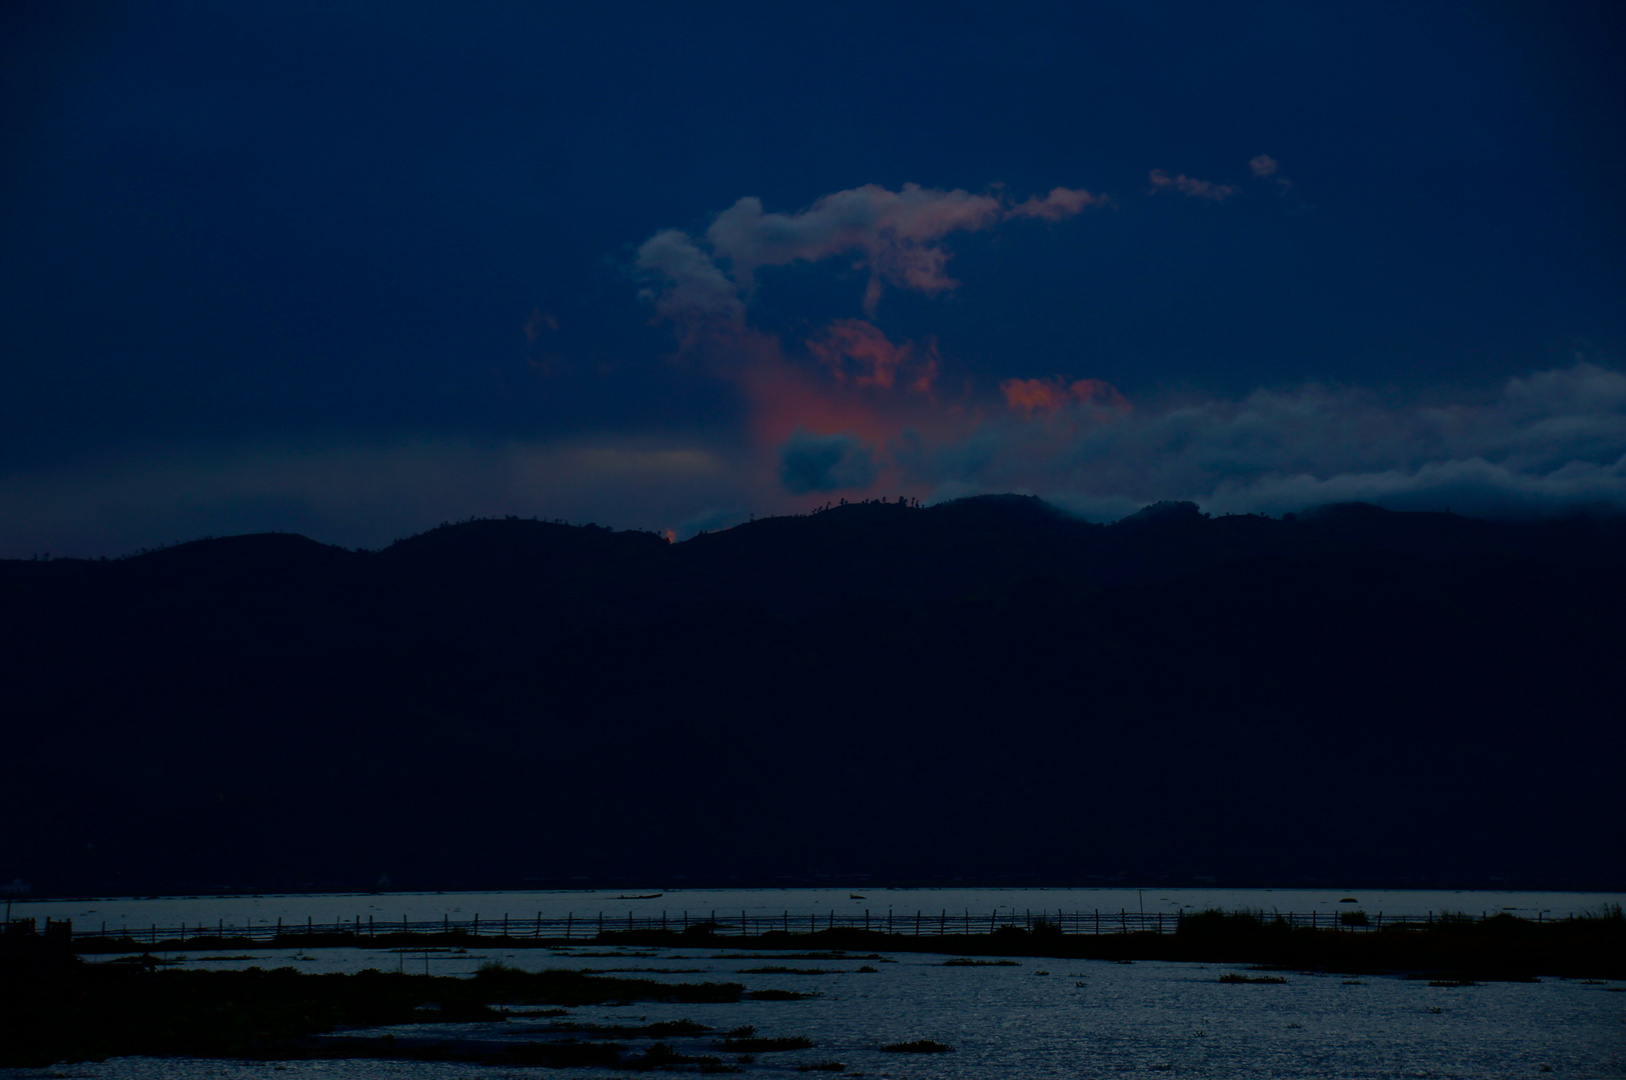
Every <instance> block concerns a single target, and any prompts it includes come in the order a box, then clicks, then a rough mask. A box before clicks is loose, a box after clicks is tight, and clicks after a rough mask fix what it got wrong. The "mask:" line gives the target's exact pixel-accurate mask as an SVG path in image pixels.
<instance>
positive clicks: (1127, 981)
mask: <svg viewBox="0 0 1626 1080" xmlns="http://www.w3.org/2000/svg"><path fill="white" fill-rule="evenodd" d="M610 951H612V950H603V949H596V948H594V947H593V946H585V945H584V946H581V947H577V948H573V949H568V950H540V949H513V950H507V949H489V950H487V949H475V950H470V951H468V952H464V953H444V952H429V953H425V952H422V951H419V952H417V953H412V952H407V953H395V952H389V951H386V950H367V949H320V950H311V951H309V952H299V951H296V950H264V951H256V952H255V953H254V954H253V956H252V957H243V958H223V959H204V957H205V956H208V955H210V954H176V958H183V959H185V961H186V963H187V964H188V966H193V967H246V966H249V965H250V964H258V965H260V966H263V967H276V966H293V967H296V968H298V969H300V970H303V971H355V970H361V969H362V968H366V967H374V968H378V969H381V970H397V969H403V970H407V971H422V970H424V964H425V960H424V958H425V957H426V956H427V957H428V960H427V964H428V966H429V969H430V970H432V971H433V972H435V973H437V974H469V973H472V972H473V970H474V969H475V968H476V967H477V966H478V965H479V964H481V963H484V962H487V961H491V960H500V961H502V962H503V963H507V964H510V965H513V966H516V967H524V968H527V969H532V970H535V969H540V968H546V967H570V968H575V969H592V970H596V971H637V972H639V973H640V977H645V978H653V979H658V980H662V981H704V980H718V981H722V980H727V981H736V982H741V983H744V984H745V985H746V986H747V987H748V988H749V989H766V988H779V989H792V990H802V991H807V990H817V991H819V992H821V994H822V996H820V997H817V998H813V999H809V1000H803V1001H789V1002H765V1001H747V1002H740V1003H737V1004H718V1005H664V1004H646V1003H637V1004H633V1005H629V1006H620V1007H615V1006H601V1007H591V1008H581V1009H576V1010H572V1012H571V1015H570V1019H571V1020H573V1021H577V1022H590V1023H609V1024H635V1023H645V1022H655V1021H660V1020H676V1019H689V1020H694V1021H697V1022H699V1023H703V1024H707V1025H710V1026H712V1027H714V1028H716V1029H718V1030H727V1029H730V1028H734V1027H738V1026H742V1025H746V1024H750V1025H753V1026H755V1027H756V1028H757V1030H758V1034H760V1035H767V1036H793V1035H801V1036H806V1037H808V1038H811V1039H813V1040H814V1042H815V1043H816V1044H817V1045H816V1046H815V1047H814V1048H812V1049H808V1050H796V1051H789V1052H784V1053H765V1054H761V1055H759V1059H758V1061H757V1063H756V1064H753V1065H749V1066H747V1067H746V1072H745V1074H744V1075H746V1076H751V1075H761V1076H775V1075H778V1076H789V1075H793V1074H794V1075H816V1074H803V1073H796V1072H795V1069H796V1066H798V1065H809V1064H813V1063H816V1062H824V1061H839V1062H842V1063H844V1064H845V1065H846V1066H847V1071H846V1073H845V1075H849V1076H853V1075H862V1076H867V1077H890V1078H898V1080H906V1078H915V1080H928V1078H944V1080H949V1078H954V1080H959V1078H964V1080H973V1078H981V1077H996V1076H997V1077H1002V1078H1009V1080H1051V1078H1057V1077H1066V1078H1079V1080H1086V1078H1107V1077H1111V1078H1115V1080H1124V1078H1152V1077H1157V1078H1163V1077H1169V1076H1177V1077H1178V1076H1184V1077H1202V1078H1206V1080H1255V1078H1258V1080H1264V1078H1300V1080H1320V1078H1325V1080H1366V1078H1371V1080H1378V1078H1382V1080H1393V1078H1420V1080H1421V1078H1426V1080H1486V1078H1500V1077H1509V1078H1512V1077H1535V1076H1538V1075H1553V1076H1559V1077H1566V1078H1579V1080H1601V1078H1606V1077H1615V1078H1619V1077H1622V1076H1626V984H1623V983H1621V982H1608V983H1596V982H1584V981H1571V980H1558V979H1546V980H1544V981H1542V982H1539V983H1489V984H1484V985H1480V986H1469V987H1431V986H1429V985H1428V983H1427V982H1425V981H1408V980H1404V979H1400V978H1395V977H1374V976H1364V977H1361V978H1359V979H1352V978H1350V977H1347V976H1342V975H1326V974H1304V973H1296V972H1285V973H1282V974H1283V975H1284V977H1285V978H1286V979H1287V982H1286V983H1284V984H1279V985H1258V984H1241V985H1238V984H1226V983H1221V982H1220V981H1219V977H1220V976H1221V975H1223V974H1225V973H1227V972H1230V971H1243V970H1246V969H1244V968H1241V967H1236V966H1229V965H1203V964H1190V963H1151V962H1141V963H1135V964H1118V963H1109V962H1102V961H1080V960H1046V959H1034V958H1018V962H1017V964H1016V965H1015V966H1009V967H993V966H987V967H945V966H943V960H944V959H945V958H944V957H942V956H938V955H926V954H915V953H897V954H881V955H882V957H883V958H882V959H881V960H878V961H877V960H865V959H862V958H860V957H858V956H854V957H843V958H835V957H832V958H820V959H817V960H806V959H800V958H798V959H795V960H786V959H785V958H783V957H781V956H778V955H777V954H775V953H772V952H766V951H764V952H761V953H760V954H758V955H757V956H756V957H755V958H743V957H740V956H739V955H738V954H725V953H722V952H720V951H719V950H716V949H647V950H618V951H614V952H615V955H603V953H605V952H610ZM595 952H597V953H599V954H600V955H589V954H592V953H595ZM865 964H867V965H868V966H871V967H873V968H875V969H876V970H875V971H874V972H873V973H863V972H859V971H858V968H859V967H860V966H861V965H865ZM765 965H782V966H789V967H794V968H798V969H805V970H813V969H817V970H818V972H819V973H818V974H747V973H745V972H744V971H743V970H742V969H747V968H752V967H760V966H765ZM651 969H653V970H651ZM551 1022H553V1021H550V1020H542V1019H519V1018H514V1019H510V1020H508V1021H506V1022H488V1023H476V1024H457V1025H446V1024H435V1025H414V1026H401V1027H394V1028H386V1029H375V1030H374V1032H373V1033H375V1034H376V1033H381V1032H384V1031H389V1032H392V1033H395V1034H396V1035H397V1036H398V1037H409V1036H413V1035H426V1034H427V1035H431V1036H433V1037H436V1038H448V1039H450V1038H470V1039H479V1040H485V1041H505V1040H530V1039H536V1038H538V1037H541V1035H542V1032H543V1029H544V1028H545V1027H546V1025H547V1024H549V1023H551ZM588 1037H591V1036H588ZM915 1039H932V1040H935V1041H937V1042H941V1043H946V1044H948V1045H950V1046H952V1047H954V1051H953V1052H952V1053H948V1054H940V1055H930V1056H923V1055H901V1054H892V1053H885V1052H883V1051H881V1049H880V1047H881V1046H883V1045H885V1044H889V1043H896V1042H906V1041H911V1040H915ZM620 1041H622V1042H624V1043H626V1044H627V1045H629V1047H631V1048H632V1049H635V1050H636V1049H638V1048H640V1047H641V1046H642V1045H647V1042H648V1041H647V1040H638V1039H621V1040H620ZM665 1041H667V1042H669V1043H671V1044H672V1045H674V1046H675V1047H676V1048H677V1049H678V1050H680V1051H683V1052H687V1053H719V1051H717V1050H715V1049H713V1048H712V1047H711V1045H710V1039H709V1038H708V1037H705V1036H696V1037H690V1038H677V1039H671V1038H668V1039H666V1040H665ZM723 1053H724V1055H725V1058H727V1057H731V1056H732V1055H727V1054H726V1052H723ZM1549 1070H1550V1072H1549ZM273 1073H275V1074H276V1075H278V1076H281V1077H287V1078H289V1080H293V1078H296V1077H312V1078H315V1077H322V1078H341V1080H342V1078H356V1080H362V1078H368V1080H371V1078H380V1080H383V1078H399V1080H437V1078H456V1080H462V1078H465V1077H466V1078H469V1080H474V1078H477V1077H478V1078H483V1080H509V1078H515V1080H517V1078H519V1077H532V1078H534V1077H537V1076H580V1077H591V1076H601V1077H610V1076H617V1075H625V1071H624V1070H613V1069H611V1070H602V1069H590V1068H577V1069H569V1070H564V1071H563V1072H553V1071H547V1072H544V1071H540V1070H534V1069H533V1070H527V1069H520V1068H502V1067H492V1066H476V1065H456V1064H446V1063H435V1064H426V1063H412V1062H379V1061H366V1060H332V1061H322V1060H318V1061H295V1062H285V1063H283V1062H279V1063H269V1064H268V1063H263V1062H237V1061H212V1060H211V1061H203V1060H192V1059H147V1058H117V1059H113V1060H110V1061H106V1062H100V1063H87V1064H77V1065H67V1066H58V1067H56V1068H55V1069H51V1070H11V1071H9V1072H8V1071H5V1070H0V1075H3V1076H5V1077H7V1078H8V1080H10V1078H24V1077H27V1078H34V1077H47V1076H50V1077H81V1078H84V1080H250V1078H253V1080H261V1078H264V1077H268V1076H270V1075H272V1074H273Z"/></svg>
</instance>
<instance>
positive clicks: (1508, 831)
mask: <svg viewBox="0 0 1626 1080" xmlns="http://www.w3.org/2000/svg"><path fill="white" fill-rule="evenodd" d="M1623 555H1626V525H1623V523H1622V522H1621V521H1619V520H1611V519H1607V518H1577V519H1574V520H1570V521H1559V522H1526V523H1497V522H1483V521H1476V520H1474V519H1469V518H1463V517H1458V516H1456V515H1450V514H1414V513H1399V512H1391V511H1386V510H1381V509H1379V508H1376V507H1366V506H1351V505H1348V504H1345V505H1334V506H1330V507H1324V508H1318V509H1314V510H1311V511H1306V512H1304V513H1301V514H1297V515H1287V516H1286V517H1284V518H1282V519H1273V518H1266V517H1261V516H1220V517H1209V516H1207V515H1204V514H1202V513H1201V511H1200V510H1199V509H1198V508H1197V507H1196V506H1195V505H1193V504H1189V503H1187V504H1157V505H1154V506H1153V507H1150V508H1148V509H1147V510H1145V511H1142V512H1141V513H1140V514H1137V515H1133V516H1131V517H1130V518H1128V519H1125V520H1123V521H1120V522H1117V523H1114V524H1111V525H1096V524H1090V523H1086V522H1083V521H1080V520H1077V519H1075V518H1071V517H1069V516H1067V515H1066V514H1064V513H1062V512H1061V511H1059V510H1057V509H1056V508H1054V507H1051V506H1049V505H1048V504H1045V503H1043V502H1042V501H1040V500H1038V499H1034V498H1032V497H1027V496H991V497H979V498H975V499H968V500H960V501H957V502H953V503H946V504H941V505H938V506H932V507H914V506H908V505H904V504H902V503H901V502H885V503H882V502H869V503H857V504H850V505H844V506H835V507H831V508H830V509H827V510H823V511H821V512H817V513H813V514H809V515H802V516H796V517H783V518H766V519H761V520H757V521H753V522H750V523H747V524H744V525H740V526H737V527H736V528H733V529H729V530H726V531H721V532H714V533H707V534H703V535H701V536H697V537H694V538H692V539H689V540H686V541H683V542H681V543H677V544H668V543H667V542H666V541H665V540H664V539H663V538H661V537H658V536H656V535H655V534H652V533H643V532H617V531H614V530H610V529H605V528H602V527H598V526H569V525H564V524H562V523H556V522H540V521H524V520H519V519H492V520H480V521H469V522H462V523H457V524H450V525H443V526H441V527H439V528H437V529H432V530H429V531H428V532H426V533H423V534H420V535H418V536H416V537H411V538H407V539H405V540H402V541H397V542H396V543H395V544H392V545H390V546H389V547H386V548H384V549H382V550H379V551H372V552H358V551H349V550H346V549H343V548H336V547H331V546H328V545H322V544H319V543H317V542H316V541H312V540H309V539H307V538H304V537H298V536H295V535H292V534H259V535H254V536H242V537H227V538H221V539H214V540H203V541H194V542H191V543H188V544H181V545H176V546H174V547H169V548H164V549H160V550H158V551H154V552H148V553H143V554H140V555H136V556H131V557H127V558H123V559H117V560H108V561H100V560H97V561H91V560H68V559H57V560H51V561H38V562H24V561H20V560H0V597H3V598H4V603H5V606H6V610H7V612H8V614H9V616H10V617H9V618H8V619H6V620H5V623H4V625H5V630H4V631H3V640H0V656H3V657H4V660H3V661H0V678H3V679H4V685H5V686H6V687H8V688H9V691H8V699H9V701H10V706H9V708H8V710H7V711H8V713H9V714H10V716H11V719H12V723H11V724H9V725H8V732H9V734H8V750H9V752H8V753H7V754H6V755H4V756H3V757H0V784H3V785H4V790H6V791H8V792H10V793H11V794H12V796H13V803H14V805H15V806H16V807H18V815H17V818H16V821H17V824H18V827H17V828H15V829H12V830H8V831H7V832H6V835H5V839H3V840H0V877H4V876H5V875H7V874H10V875H12V876H17V877H22V878H23V879H24V880H29V881H32V882H34V883H35V885H36V887H37V888H38V889H39V890H41V891H42V892H54V893H59V894H60V893H121V894H129V893H138V892H159V891H175V890H184V891H198V890H200V889H219V890H245V891H266V890H270V889H291V888H345V889H353V888H365V887H368V886H369V885H370V883H372V882H375V881H376V880H377V879H378V878H379V876H380V874H383V873H387V874H388V875H389V877H390V879H391V880H392V881H395V882H396V883H397V887H400V888H415V887H417V888H452V887H499V886H502V887H510V886H512V887H517V886H536V885H549V886H555V887H557V886H563V885H571V884H581V883H583V882H592V883H601V884H602V883H616V884H621V883H628V882H633V881H642V882H650V883H662V884H670V885H674V886H676V885H681V884H682V883H684V882H693V883H700V882H712V883H734V884H738V883H746V882H749V883H760V884H770V883H774V882H779V883H783V882H784V881H785V880H796V881H808V882H817V881H836V880H842V881H853V882H859V881H871V882H873V881H895V882H914V883H921V882H925V883H932V882H937V883H943V882H947V881H952V880H955V879H962V880H967V881H971V880H975V881H982V882H987V883H997V882H1008V883H1038V882H1045V883H1055V884H1064V883H1091V882H1105V881H1109V880H1128V879H1131V878H1133V879H1135V880H1141V881H1146V882H1154V881H1163V882H1194V881H1199V880H1209V879H1213V880H1221V881H1230V882H1233V883H1237V884H1292V883H1304V882H1346V883H1354V882H1361V883H1366V884H1377V883H1387V884H1417V885H1421V884H1458V885H1461V884H1481V885H1483V884H1492V883H1510V882H1520V883H1525V884H1531V885H1537V886H1541V887H1583V886H1593V887H1595V886H1602V885H1611V884H1614V885H1618V884H1619V883H1620V882H1621V880H1622V878H1623V877H1626V872H1623V867H1626V839H1623V833H1622V828H1621V825H1620V824H1619V817H1618V814H1615V813H1614V812H1613V811H1612V810H1611V805H1612V804H1611V798H1610V795H1609V792H1610V791H1611V790H1612V788H1613V784H1614V781H1613V778H1612V766H1610V765H1609V764H1608V763H1609V762H1612V761H1616V760H1618V759H1619V757H1620V754H1619V751H1620V750H1621V749H1622V739H1621V734H1620V726H1619V721H1618V718H1617V717H1618V714H1619V704H1618V699H1619V693H1618V688H1617V683H1618V679H1616V678H1615V677H1614V675H1613V672H1614V670H1615V666H1616V664H1617V662H1618V661H1617V658H1618V656H1619V655H1620V646H1621V645H1622V644H1626V641H1623V638H1626V631H1623V629H1622V627H1621V620H1619V619H1618V617H1617V613H1618V612H1619V611H1620V610H1622V608H1621V602H1622V601H1623V600H1626V558H1622V556H1623ZM820 875H823V876H820ZM8 880H9V879H8Z"/></svg>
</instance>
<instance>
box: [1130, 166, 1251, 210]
mask: <svg viewBox="0 0 1626 1080" xmlns="http://www.w3.org/2000/svg"><path fill="white" fill-rule="evenodd" d="M1151 181H1152V190H1153V191H1178V192H1180V193H1181V194H1182V195H1185V196H1187V197H1188V198H1193V199H1210V200H1212V201H1214V202H1224V201H1225V200H1226V199H1229V198H1230V197H1231V196H1232V195H1235V194H1236V191H1237V189H1236V188H1234V187H1232V186H1231V185H1230V184H1216V183H1214V182H1212V181H1210V180H1198V179H1195V178H1193V177H1190V176H1187V175H1186V174H1185V173H1181V174H1180V175H1179V176H1170V175H1169V174H1168V173H1166V172H1164V171H1163V170H1162V169H1153V170H1152V172H1151Z"/></svg>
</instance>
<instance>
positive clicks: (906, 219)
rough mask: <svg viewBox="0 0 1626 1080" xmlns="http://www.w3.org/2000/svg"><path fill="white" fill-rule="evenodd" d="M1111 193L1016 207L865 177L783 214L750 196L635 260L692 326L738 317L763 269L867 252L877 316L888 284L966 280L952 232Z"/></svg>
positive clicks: (1065, 194)
mask: <svg viewBox="0 0 1626 1080" xmlns="http://www.w3.org/2000/svg"><path fill="white" fill-rule="evenodd" d="M1107 201H1108V200H1107V198H1106V196H1102V195H1093V194H1091V193H1090V192H1088V191H1083V190H1075V189H1071V188H1061V187H1058V188H1055V189H1053V190H1052V191H1051V192H1050V194H1048V195H1046V196H1044V197H1043V198H1041V197H1039V196H1034V197H1032V198H1030V199H1028V200H1027V201H1025V202H1022V203H1019V204H1016V205H1014V206H1013V205H1010V204H1009V203H1008V202H1007V201H1006V200H1005V198H1004V196H1003V195H974V194H972V193H971V192H968V191H964V190H961V189H958V188H956V189H954V190H951V191H945V190H942V189H940V188H923V187H921V186H920V185H919V184H905V185H903V187H902V188H901V189H900V190H898V191H890V190H888V189H886V188H884V187H881V186H880V185H878V184H865V185H864V186H863V187H857V188H850V189H848V190H846V191H837V192H834V193H833V194H830V195H825V196H822V197H821V198H819V199H817V200H816V201H815V202H814V203H813V205H812V206H809V207H808V208H807V209H805V210H799V211H797V212H796V213H792V214H781V213H771V212H768V211H767V210H765V209H764V208H763V205H762V200H761V199H759V198H757V197H756V196H754V195H748V196H746V197H745V198H742V199H740V200H739V201H738V202H736V203H735V204H734V205H733V206H731V207H729V208H728V209H727V210H724V211H723V212H722V213H720V214H718V215H717V217H716V218H715V219H714V220H713V221H712V223H711V225H710V227H709V228H707V229H706V232H705V236H704V237H703V238H696V237H693V236H690V235H689V234H688V233H685V232H681V231H679V230H676V229H667V230H664V231H662V232H659V233H656V234H655V235H654V236H652V237H650V238H649V239H648V240H647V241H645V242H644V244H643V246H641V247H640V248H639V249H638V255H637V258H636V260H635V266H636V268H637V270H638V272H639V273H640V274H641V275H642V276H643V277H644V278H646V279H647V280H649V281H651V282H653V283H655V285H654V286H652V287H651V288H649V289H646V290H645V294H644V295H645V296H646V297H647V298H648V299H651V300H653V301H654V303H655V310H656V313H657V314H658V315H660V316H661V317H662V318H666V319H670V320H672V321H674V322H677V323H679V324H683V325H686V326H690V327H692V326H693V325H694V323H695V322H696V321H697V320H701V319H714V320H715V319H722V320H724V321H727V322H737V321H738V320H739V319H740V318H741V317H742V316H743V314H744V302H743V299H742V298H743V297H744V296H745V295H747V294H749V293H750V291H751V289H752V288H754V287H755V284H756V272H757V270H759V269H760V268H761V267H764V266H784V265H787V264H789V263H793V262H819V261H822V260H824V259H830V258H835V257H838V256H844V255H847V256H857V261H856V266H857V267H858V268H860V269H864V270H867V271H868V272H869V281H868V283H867V284H866V286H865V289H864V311H865V313H866V314H868V315H870V316H872V317H873V316H874V314H875V310H876V307H877V305H878V304H879V303H880V299H881V294H882V292H883V291H884V289H885V287H886V286H888V285H890V286H893V287H895V288H903V289H912V290H914V291H915V292H921V293H925V294H927V295H928V296H930V295H935V294H938V293H943V292H947V291H949V290H951V289H953V288H954V287H955V286H956V285H958V284H959V283H958V282H956V281H955V280H954V279H953V278H951V277H949V275H948V261H949V257H950V254H949V251H948V249H947V248H945V247H944V246H943V240H944V238H945V237H947V236H948V235H949V234H950V233H954V232H978V231H981V230H983V229H989V228H992V227H993V226H995V225H997V224H999V223H1000V222H1002V221H1007V220H1010V219H1012V218H1038V219H1042V220H1045V221H1060V220H1062V219H1063V218H1067V217H1072V216H1073V215H1075V214H1078V213H1080V212H1081V211H1083V210H1084V209H1085V208H1087V207H1090V206H1099V205H1102V204H1103V203H1105V202H1107Z"/></svg>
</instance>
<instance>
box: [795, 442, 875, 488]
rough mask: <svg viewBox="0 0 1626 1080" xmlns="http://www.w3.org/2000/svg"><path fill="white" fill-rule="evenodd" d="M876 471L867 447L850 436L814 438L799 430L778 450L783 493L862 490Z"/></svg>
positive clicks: (873, 480)
mask: <svg viewBox="0 0 1626 1080" xmlns="http://www.w3.org/2000/svg"><path fill="white" fill-rule="evenodd" d="M876 476H877V470H876V468H875V461H874V457H873V455H872V454H871V453H870V450H869V447H867V446H865V445H864V444H863V443H862V442H860V441H859V440H858V439H856V438H854V437H853V436H851V435H814V434H812V433H811V432H807V431H801V430H798V431H796V432H795V433H794V434H792V435H791V437H790V439H789V440H787V441H786V442H785V445H784V446H782V447H780V448H779V482H780V484H781V485H783V486H784V488H785V490H786V491H789V492H792V493H794V494H797V495H805V494H808V493H811V492H815V491H846V490H849V489H858V490H862V489H864V488H867V487H869V486H870V484H872V483H874V482H875V478H876Z"/></svg>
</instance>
